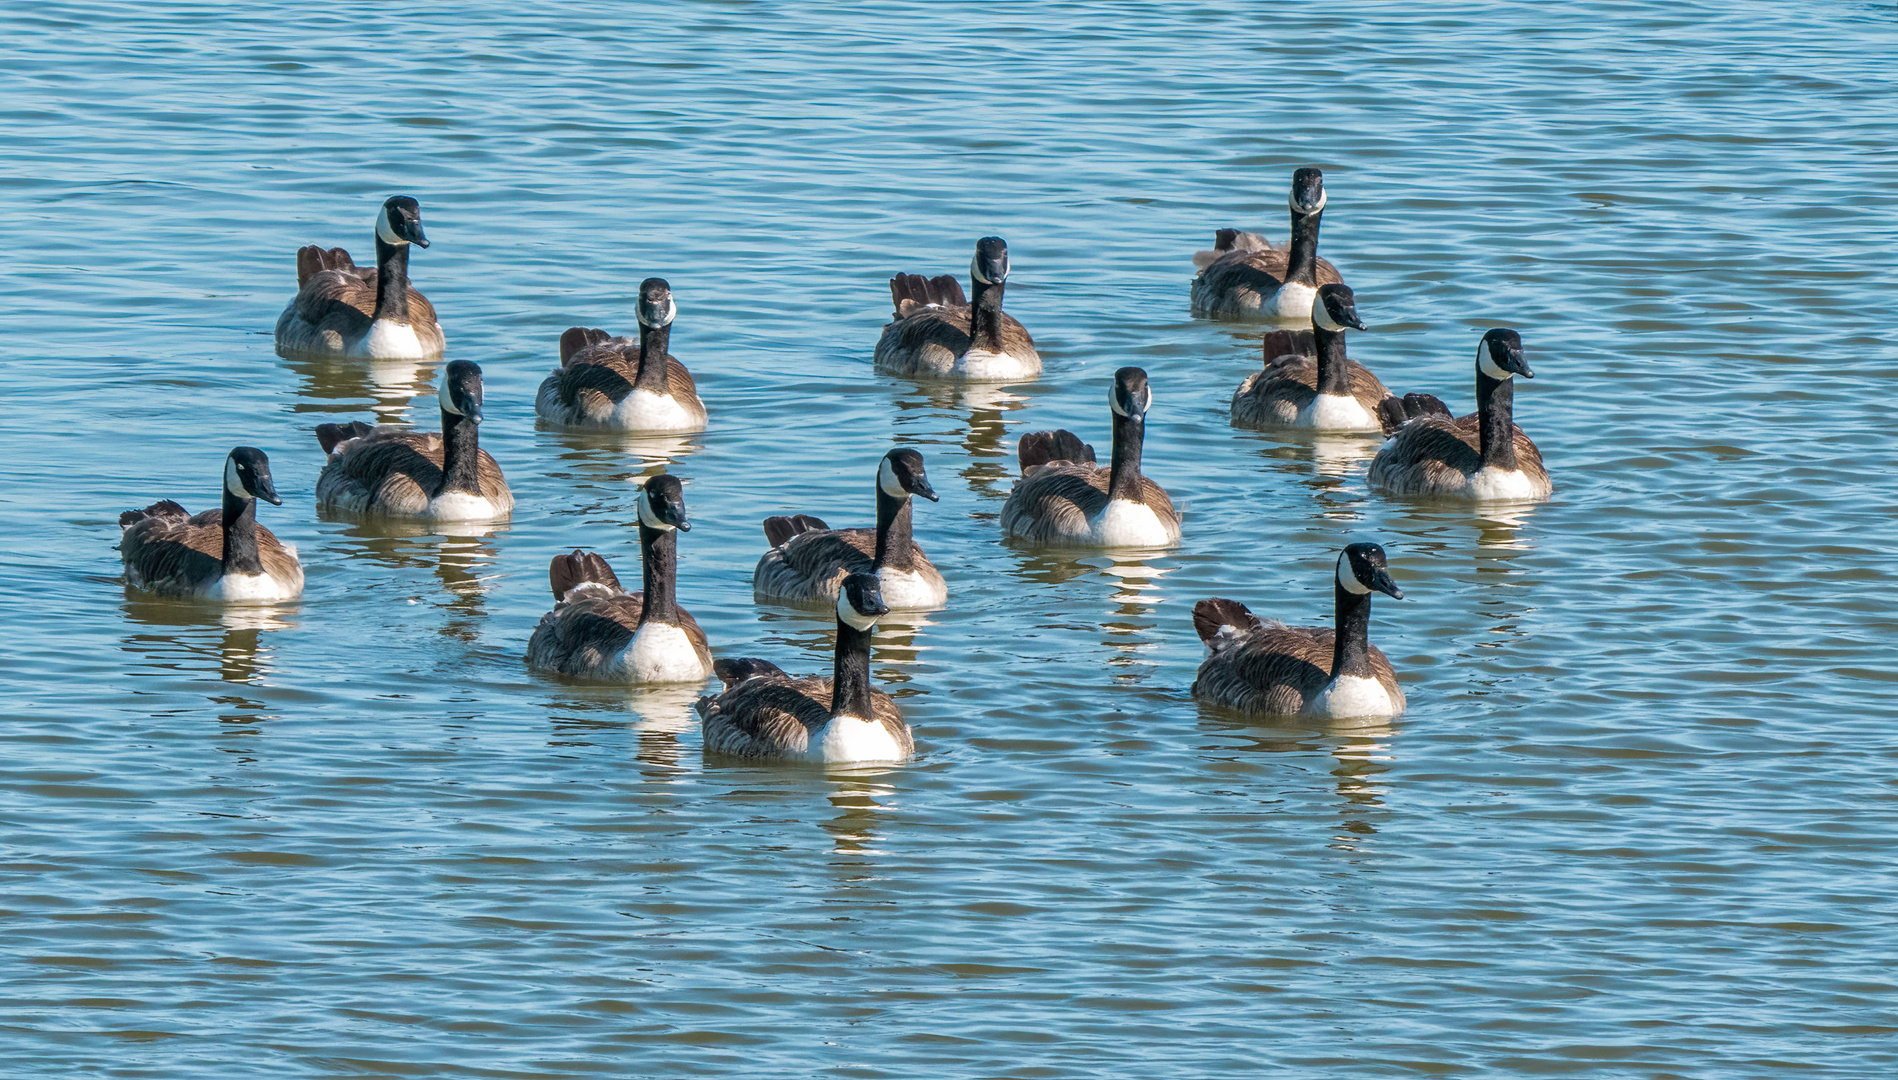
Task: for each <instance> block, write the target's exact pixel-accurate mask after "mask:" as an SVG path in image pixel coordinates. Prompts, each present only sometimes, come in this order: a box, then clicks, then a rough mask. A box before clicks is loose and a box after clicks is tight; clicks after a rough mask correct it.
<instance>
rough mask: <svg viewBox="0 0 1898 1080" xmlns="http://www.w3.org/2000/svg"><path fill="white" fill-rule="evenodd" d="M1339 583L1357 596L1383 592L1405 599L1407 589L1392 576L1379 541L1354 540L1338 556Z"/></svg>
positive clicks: (1393, 597) (1394, 598)
mask: <svg viewBox="0 0 1898 1080" xmlns="http://www.w3.org/2000/svg"><path fill="white" fill-rule="evenodd" d="M1338 584H1339V585H1341V586H1343V587H1344V591H1346V592H1348V593H1352V594H1354V595H1356V596H1369V595H1370V594H1371V593H1373V592H1381V593H1383V594H1384V595H1386V596H1388V597H1390V598H1391V599H1393V600H1402V599H1403V598H1404V591H1403V590H1402V589H1399V588H1398V587H1397V582H1395V581H1392V580H1391V572H1390V570H1389V569H1388V568H1387V567H1386V566H1385V564H1384V549H1383V548H1381V547H1378V546H1377V545H1376V544H1368V543H1367V544H1352V545H1351V546H1349V547H1347V548H1345V549H1344V551H1343V553H1342V554H1340V555H1339V556H1338Z"/></svg>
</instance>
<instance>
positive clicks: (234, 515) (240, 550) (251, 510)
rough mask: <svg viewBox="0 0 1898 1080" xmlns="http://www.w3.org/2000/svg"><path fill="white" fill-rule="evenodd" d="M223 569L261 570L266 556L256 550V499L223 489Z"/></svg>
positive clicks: (227, 570) (249, 571)
mask: <svg viewBox="0 0 1898 1080" xmlns="http://www.w3.org/2000/svg"><path fill="white" fill-rule="evenodd" d="M223 563H224V572H225V573H226V574H261V573H263V572H264V563H263V559H262V558H261V557H260V556H259V555H258V554H257V500H256V499H247V498H245V497H244V496H242V495H235V494H232V492H231V489H229V488H225V489H224V557H223Z"/></svg>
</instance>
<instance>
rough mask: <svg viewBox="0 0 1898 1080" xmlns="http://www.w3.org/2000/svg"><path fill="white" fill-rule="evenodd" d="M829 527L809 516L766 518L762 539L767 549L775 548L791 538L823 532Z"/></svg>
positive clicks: (820, 520)
mask: <svg viewBox="0 0 1898 1080" xmlns="http://www.w3.org/2000/svg"><path fill="white" fill-rule="evenodd" d="M829 529H830V526H828V525H826V524H824V521H823V519H822V518H817V517H812V516H811V515H809V514H792V515H791V516H789V517H768V518H765V519H764V539H765V544H766V545H767V546H769V547H777V546H779V545H780V544H782V543H784V542H785V541H786V540H789V539H790V538H791V537H793V536H797V535H799V534H801V533H807V532H825V531H828V530H829Z"/></svg>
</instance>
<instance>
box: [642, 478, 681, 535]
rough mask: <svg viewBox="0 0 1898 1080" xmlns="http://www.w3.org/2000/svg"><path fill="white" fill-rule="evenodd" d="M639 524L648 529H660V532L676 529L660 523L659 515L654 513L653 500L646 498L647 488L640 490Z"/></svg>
mask: <svg viewBox="0 0 1898 1080" xmlns="http://www.w3.org/2000/svg"><path fill="white" fill-rule="evenodd" d="M639 523H640V524H641V525H644V526H645V527H647V528H648V529H658V530H659V531H660V532H671V531H672V530H673V529H674V528H675V526H672V525H668V524H666V523H665V522H663V521H660V520H659V515H658V514H655V513H653V512H652V500H651V499H650V498H648V497H647V496H646V489H645V488H640V489H639Z"/></svg>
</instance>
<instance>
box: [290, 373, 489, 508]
mask: <svg viewBox="0 0 1898 1080" xmlns="http://www.w3.org/2000/svg"><path fill="white" fill-rule="evenodd" d="M439 396H440V398H441V405H442V431H441V434H439V435H437V434H435V433H434V432H432V431H416V430H414V429H413V428H404V427H390V426H387V425H384V426H382V427H371V426H369V425H368V424H365V423H362V422H361V421H357V422H355V423H350V424H319V425H317V428H316V438H317V441H318V442H319V443H321V444H322V446H323V452H324V453H326V454H328V455H329V462H328V463H327V464H325V465H324V466H323V472H322V474H321V475H319V476H318V477H317V478H316V505H317V506H318V507H321V508H323V509H326V510H340V511H344V512H346V513H352V514H364V515H379V516H387V517H399V518H414V519H418V520H422V521H502V520H505V519H506V518H507V516H508V513H509V512H510V511H512V510H513V508H514V495H513V494H512V493H511V492H509V491H508V489H507V480H506V479H505V478H503V477H502V475H501V466H499V465H497V464H495V462H494V458H492V457H490V456H489V455H488V452H487V451H486V450H483V449H481V446H480V443H479V441H478V437H477V435H476V429H477V427H478V426H479V425H480V423H481V368H480V366H479V365H477V364H475V363H474V362H473V361H471V360H456V361H453V362H452V363H450V364H449V365H448V369H447V370H446V371H445V372H443V373H442V385H441V391H440V394H439Z"/></svg>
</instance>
